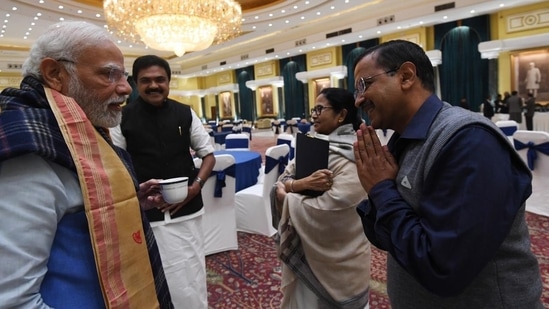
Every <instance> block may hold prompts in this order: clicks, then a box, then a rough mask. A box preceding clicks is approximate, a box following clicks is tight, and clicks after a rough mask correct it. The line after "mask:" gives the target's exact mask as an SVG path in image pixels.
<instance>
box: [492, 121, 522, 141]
mask: <svg viewBox="0 0 549 309" xmlns="http://www.w3.org/2000/svg"><path fill="white" fill-rule="evenodd" d="M496 126H498V127H499V128H500V129H501V131H502V132H503V134H505V136H507V138H508V139H509V142H510V143H511V144H513V133H515V131H516V130H518V127H519V126H518V123H517V122H516V121H514V120H499V121H496Z"/></svg>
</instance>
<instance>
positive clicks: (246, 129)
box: [242, 123, 252, 141]
mask: <svg viewBox="0 0 549 309" xmlns="http://www.w3.org/2000/svg"><path fill="white" fill-rule="evenodd" d="M242 133H244V134H246V135H248V138H249V139H250V141H251V140H252V125H251V124H249V123H245V124H243V125H242Z"/></svg>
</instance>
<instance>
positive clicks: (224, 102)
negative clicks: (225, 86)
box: [219, 91, 233, 118]
mask: <svg viewBox="0 0 549 309" xmlns="http://www.w3.org/2000/svg"><path fill="white" fill-rule="evenodd" d="M219 103H220V104H219V105H220V106H221V118H231V117H232V116H233V102H232V94H231V92H229V91H225V92H221V93H220V94H219Z"/></svg>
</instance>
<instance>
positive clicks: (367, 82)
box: [355, 68, 398, 100]
mask: <svg viewBox="0 0 549 309" xmlns="http://www.w3.org/2000/svg"><path fill="white" fill-rule="evenodd" d="M396 71H398V68H394V69H390V70H388V71H385V72H381V73H379V74H374V75H372V76H368V77H360V78H359V79H358V84H357V85H356V87H355V88H356V89H355V100H356V99H358V97H360V96H362V95H363V94H364V92H366V90H368V88H370V86H371V85H372V84H373V83H374V82H375V80H373V81H372V79H373V78H374V77H376V76H379V75H383V74H389V73H393V72H396Z"/></svg>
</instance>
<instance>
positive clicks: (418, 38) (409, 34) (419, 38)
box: [379, 27, 434, 50]
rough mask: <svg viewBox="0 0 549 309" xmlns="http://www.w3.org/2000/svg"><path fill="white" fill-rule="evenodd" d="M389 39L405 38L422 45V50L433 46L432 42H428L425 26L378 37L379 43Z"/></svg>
mask: <svg viewBox="0 0 549 309" xmlns="http://www.w3.org/2000/svg"><path fill="white" fill-rule="evenodd" d="M391 40H406V41H410V42H414V43H416V44H418V45H419V46H421V47H423V49H424V50H429V49H432V48H433V46H434V43H432V44H428V40H427V28H426V27H419V28H413V29H408V30H405V31H401V32H396V33H392V34H388V35H384V36H382V37H380V39H379V41H380V42H381V43H384V42H387V41H391ZM430 45H431V46H430Z"/></svg>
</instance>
